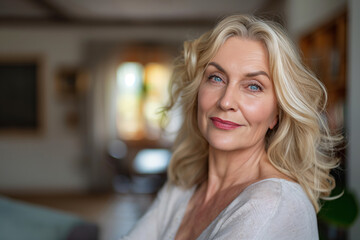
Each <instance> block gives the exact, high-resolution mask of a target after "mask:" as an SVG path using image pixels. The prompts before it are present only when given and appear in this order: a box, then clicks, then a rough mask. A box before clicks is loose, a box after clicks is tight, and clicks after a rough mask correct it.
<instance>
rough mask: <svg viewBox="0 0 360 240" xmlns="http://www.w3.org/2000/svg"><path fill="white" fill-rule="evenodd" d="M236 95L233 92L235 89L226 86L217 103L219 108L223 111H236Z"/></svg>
mask: <svg viewBox="0 0 360 240" xmlns="http://www.w3.org/2000/svg"><path fill="white" fill-rule="evenodd" d="M236 94H238V93H237V92H235V87H233V86H231V85H227V86H226V88H225V89H224V92H223V94H222V96H221V97H220V99H219V101H218V105H219V108H221V109H222V110H224V111H237V110H238V105H237V102H236Z"/></svg>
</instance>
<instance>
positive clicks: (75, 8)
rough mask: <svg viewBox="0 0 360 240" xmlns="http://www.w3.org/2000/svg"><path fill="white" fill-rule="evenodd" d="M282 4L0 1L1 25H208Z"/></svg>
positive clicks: (242, 0) (267, 0) (257, 0)
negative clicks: (239, 14) (231, 16)
mask: <svg viewBox="0 0 360 240" xmlns="http://www.w3.org/2000/svg"><path fill="white" fill-rule="evenodd" d="M278 2H283V1H281V0H275V1H274V0H221V1H220V0H181V1H180V0H71V1H70V0H1V1H0V24H49V23H52V24H54V23H57V24H89V25H93V24H103V25H104V24H105V25H109V24H135V25H136V24H137V25H147V24H160V25H161V24H167V25H176V24H209V23H210V22H211V23H212V22H213V21H216V20H217V19H218V18H219V17H221V16H224V15H228V14H231V13H264V12H265V13H266V12H268V11H269V9H273V6H274V3H278Z"/></svg>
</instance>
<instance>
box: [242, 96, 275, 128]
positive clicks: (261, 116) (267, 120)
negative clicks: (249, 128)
mask: <svg viewBox="0 0 360 240" xmlns="http://www.w3.org/2000/svg"><path fill="white" fill-rule="evenodd" d="M242 111H243V114H244V117H245V118H246V120H247V121H248V122H249V123H250V124H251V125H263V126H264V128H266V129H267V128H269V126H270V124H271V123H272V122H273V120H274V118H275V117H276V115H277V106H276V101H274V100H273V99H268V100H267V101H252V102H251V104H250V103H249V104H243V107H242Z"/></svg>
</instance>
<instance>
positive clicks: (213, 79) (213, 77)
mask: <svg viewBox="0 0 360 240" xmlns="http://www.w3.org/2000/svg"><path fill="white" fill-rule="evenodd" d="M215 78H219V79H220V80H221V82H224V81H223V80H222V78H221V77H219V76H218V75H215V74H212V75H210V76H209V77H208V79H209V80H211V81H213V82H215V83H219V82H220V81H216V80H215Z"/></svg>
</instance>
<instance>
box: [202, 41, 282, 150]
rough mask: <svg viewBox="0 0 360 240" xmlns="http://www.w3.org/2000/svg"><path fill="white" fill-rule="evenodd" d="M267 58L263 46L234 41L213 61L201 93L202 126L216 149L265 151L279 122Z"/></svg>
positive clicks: (253, 42) (206, 72)
mask: <svg viewBox="0 0 360 240" xmlns="http://www.w3.org/2000/svg"><path fill="white" fill-rule="evenodd" d="M277 112H278V111H277V100H276V96H275V92H274V85H273V82H272V79H271V76H270V71H269V62H268V54H267V51H266V48H265V46H264V45H263V44H262V43H261V42H259V41H253V40H248V39H244V38H240V37H231V38H229V39H228V40H227V41H226V42H225V43H224V44H223V45H222V46H221V47H220V49H219V51H218V52H217V54H216V55H215V57H214V58H213V59H212V60H211V61H210V63H209V65H208V67H207V68H206V70H205V74H204V77H203V79H202V82H201V85H200V88H199V93H198V113H197V114H198V126H199V129H200V132H201V133H202V135H203V136H204V137H205V139H206V140H207V141H208V143H209V144H210V146H211V147H213V148H215V149H219V150H224V151H234V150H241V149H248V148H252V147H256V146H260V147H261V146H263V147H265V144H264V143H265V141H264V140H265V134H266V132H267V130H268V129H269V128H273V127H274V126H275V125H276V123H277Z"/></svg>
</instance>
